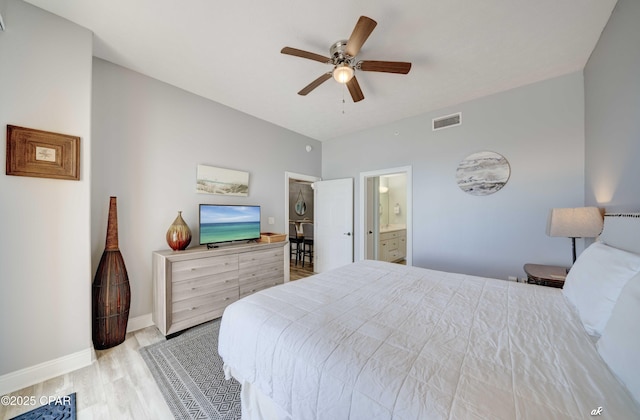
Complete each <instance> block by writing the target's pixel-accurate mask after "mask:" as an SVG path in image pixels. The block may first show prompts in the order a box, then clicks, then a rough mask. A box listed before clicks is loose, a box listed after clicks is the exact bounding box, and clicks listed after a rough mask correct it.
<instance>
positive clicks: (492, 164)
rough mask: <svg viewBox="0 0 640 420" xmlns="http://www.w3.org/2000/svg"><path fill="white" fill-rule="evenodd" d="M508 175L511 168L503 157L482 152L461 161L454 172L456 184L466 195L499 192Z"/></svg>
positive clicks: (493, 153)
mask: <svg viewBox="0 0 640 420" xmlns="http://www.w3.org/2000/svg"><path fill="white" fill-rule="evenodd" d="M510 175H511V168H510V167H509V162H508V161H507V159H505V157H504V156H502V155H501V154H499V153H496V152H489V151H483V152H477V153H472V154H470V155H469V156H467V157H466V158H464V159H462V161H461V162H460V164H459V165H458V169H457V171H456V182H457V184H458V187H460V189H461V190H462V191H464V192H466V193H467V194H471V195H489V194H493V193H495V192H498V191H500V190H501V189H502V187H504V186H505V185H506V184H507V181H508V180H509V176H510Z"/></svg>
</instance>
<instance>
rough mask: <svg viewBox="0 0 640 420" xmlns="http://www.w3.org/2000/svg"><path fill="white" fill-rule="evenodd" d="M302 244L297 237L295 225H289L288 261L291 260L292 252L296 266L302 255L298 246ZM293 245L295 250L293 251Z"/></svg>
mask: <svg viewBox="0 0 640 420" xmlns="http://www.w3.org/2000/svg"><path fill="white" fill-rule="evenodd" d="M301 244H302V239H301V238H299V237H298V229H297V228H296V224H295V223H289V260H291V259H292V258H291V257H292V256H293V254H294V252H295V254H296V266H297V265H298V261H299V260H300V255H301V254H302V249H301V248H300V245H301ZM294 245H295V249H294Z"/></svg>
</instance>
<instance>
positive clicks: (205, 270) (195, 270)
mask: <svg viewBox="0 0 640 420" xmlns="http://www.w3.org/2000/svg"><path fill="white" fill-rule="evenodd" d="M237 269H238V256H237V255H224V256H217V257H207V258H197V259H193V260H187V261H178V262H175V263H173V264H172V266H171V279H172V281H173V282H178V281H182V280H188V279H194V278H197V277H204V276H210V275H212V274H219V273H224V272H226V271H233V270H237Z"/></svg>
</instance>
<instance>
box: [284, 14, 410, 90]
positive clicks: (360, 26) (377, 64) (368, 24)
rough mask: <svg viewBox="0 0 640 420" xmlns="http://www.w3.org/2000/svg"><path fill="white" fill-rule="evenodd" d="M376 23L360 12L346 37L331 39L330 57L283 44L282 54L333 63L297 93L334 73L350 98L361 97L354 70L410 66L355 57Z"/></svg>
mask: <svg viewBox="0 0 640 420" xmlns="http://www.w3.org/2000/svg"><path fill="white" fill-rule="evenodd" d="M377 24H378V23H377V22H376V21H375V20H373V19H371V18H368V17H366V16H360V19H358V22H357V23H356V26H355V28H353V32H352V33H351V36H350V37H349V39H348V40H346V41H345V40H342V41H337V42H336V43H334V44H333V45H332V46H331V48H330V49H329V52H330V54H331V57H325V56H323V55H320V54H315V53H312V52H308V51H304V50H299V49H297V48H291V47H284V48H283V49H282V50H280V52H281V53H282V54H288V55H293V56H296V57H301V58H308V59H309V60H314V61H319V62H321V63H324V64H330V65H332V66H333V70H331V71H329V72H327V73H325V74H323V75H322V76H320V77H318V78H317V79H316V80H314V81H313V82H311V83H309V84H308V85H307V86H305V87H304V88H303V89H302V90H301V91H300V92H298V95H303V96H304V95H307V94H308V93H309V92H311V91H312V90H314V89H315V88H317V87H318V86H320V85H321V84H322V83H324V82H326V81H327V80H329V79H331V77H333V78H334V79H335V80H336V81H337V82H339V83H344V84H346V85H347V88H348V89H349V93H351V98H353V102H359V101H361V100H363V99H364V95H363V94H362V90H361V89H360V85H359V84H358V80H357V79H356V77H355V71H356V70H361V71H377V72H383V73H397V74H407V73H409V70H411V63H407V62H403V61H372V60H360V61H358V60H356V56H357V55H358V53H359V52H360V48H362V45H363V44H364V42H365V41H366V40H367V38H369V35H371V32H373V29H374V28H375V27H376V25H377Z"/></svg>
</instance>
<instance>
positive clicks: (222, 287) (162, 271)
mask: <svg viewBox="0 0 640 420" xmlns="http://www.w3.org/2000/svg"><path fill="white" fill-rule="evenodd" d="M287 245H288V242H275V243H251V244H241V245H225V246H221V247H220V248H214V249H207V248H206V247H198V248H191V249H187V250H185V251H171V250H163V251H155V252H154V253H153V322H154V323H155V324H156V326H157V327H158V329H159V330H160V332H162V334H164V335H169V334H173V333H176V332H178V331H181V330H184V329H186V328H189V327H192V326H194V325H198V324H201V323H203V322H206V321H210V320H212V319H215V318H219V317H220V316H222V313H223V312H224V309H225V308H226V307H227V306H228V305H229V304H231V303H233V302H235V301H236V300H238V299H239V298H242V297H244V296H247V295H250V294H251V293H255V292H257V291H259V290H262V289H266V288H267V287H271V286H275V285H278V284H282V283H283V282H284V264H285V259H284V247H285V246H287Z"/></svg>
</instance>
